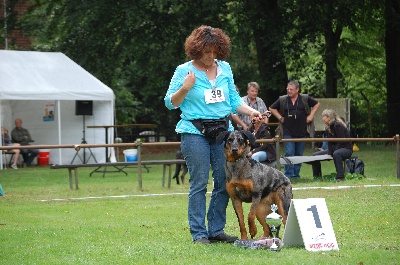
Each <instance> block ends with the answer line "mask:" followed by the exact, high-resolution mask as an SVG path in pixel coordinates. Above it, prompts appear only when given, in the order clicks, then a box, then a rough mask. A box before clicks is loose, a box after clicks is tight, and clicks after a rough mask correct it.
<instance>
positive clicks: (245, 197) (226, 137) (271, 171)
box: [217, 131, 293, 240]
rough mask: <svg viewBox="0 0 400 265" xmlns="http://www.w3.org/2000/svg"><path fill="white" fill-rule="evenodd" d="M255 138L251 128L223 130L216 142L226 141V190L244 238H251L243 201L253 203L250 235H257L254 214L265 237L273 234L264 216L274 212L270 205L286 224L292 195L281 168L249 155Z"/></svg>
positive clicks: (288, 182) (249, 216)
mask: <svg viewBox="0 0 400 265" xmlns="http://www.w3.org/2000/svg"><path fill="white" fill-rule="evenodd" d="M255 140H256V139H255V137H254V135H253V134H252V133H250V132H248V131H233V132H222V133H220V134H219V135H218V137H217V142H219V143H222V142H223V141H225V157H226V162H225V171H226V190H227V191H228V193H229V196H230V198H231V200H232V204H233V207H234V209H235V212H236V215H237V218H238V221H239V227H240V235H241V239H242V240H246V239H248V236H247V231H246V227H245V223H244V215H243V207H242V203H243V202H246V203H251V208H250V213H249V215H248V220H247V221H248V224H249V232H250V236H251V238H254V236H255V235H256V234H257V227H256V224H255V220H254V219H255V217H257V219H258V221H259V222H260V223H261V225H262V227H263V230H264V233H263V237H268V236H272V234H271V231H270V228H269V226H268V225H267V223H266V221H265V218H266V216H267V215H268V214H270V213H271V212H272V211H271V205H272V204H276V205H277V206H278V210H277V212H278V213H279V214H280V215H281V216H282V217H283V224H284V225H286V219H287V215H288V212H289V207H290V202H291V199H292V198H293V195H292V185H291V183H290V180H289V179H288V178H287V177H286V176H285V175H284V174H283V173H282V172H281V171H279V170H277V169H275V168H272V167H269V166H267V165H264V164H261V163H259V162H257V161H255V160H254V159H252V158H248V157H247V154H248V153H249V151H250V145H252V144H254V143H255ZM278 234H279V230H278V231H277V235H278Z"/></svg>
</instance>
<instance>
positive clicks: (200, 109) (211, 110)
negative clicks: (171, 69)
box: [164, 60, 243, 135]
mask: <svg viewBox="0 0 400 265" xmlns="http://www.w3.org/2000/svg"><path fill="white" fill-rule="evenodd" d="M216 62H217V64H218V69H217V78H216V80H215V87H216V88H220V89H222V90H223V93H224V95H225V101H223V102H217V103H210V104H206V102H205V96H204V90H206V89H212V88H213V85H212V84H211V82H210V80H208V77H207V75H206V73H205V72H204V71H200V70H197V69H196V68H195V67H194V66H193V64H192V61H189V62H186V63H184V64H181V65H179V66H178V67H177V68H176V70H175V73H174V75H173V77H172V79H171V82H170V85H169V88H168V91H167V93H166V95H165V97H164V103H165V106H166V107H167V108H168V109H170V110H172V109H177V108H180V109H181V111H182V114H181V120H180V121H179V122H178V124H177V125H176V128H175V131H176V132H177V133H192V134H200V135H202V134H201V133H200V131H199V130H197V129H196V127H194V125H193V124H192V122H190V121H191V120H195V119H219V118H223V117H226V116H228V115H230V113H231V112H232V113H236V109H237V108H238V107H239V106H240V105H242V104H243V100H242V98H241V97H240V95H239V94H238V92H237V91H236V87H235V83H234V80H233V74H232V69H231V67H230V65H229V63H227V62H225V61H218V60H216ZM189 71H192V72H193V73H194V74H195V75H196V83H195V84H194V86H193V87H192V89H190V91H189V92H188V93H187V95H186V97H185V99H184V100H183V102H182V104H181V105H180V106H177V107H174V106H173V105H172V102H171V95H172V94H173V93H175V92H176V91H177V90H179V89H180V88H181V87H182V85H183V80H184V78H185V76H186V75H187V74H188V72H189ZM229 130H230V131H232V130H233V126H232V124H231V123H230V125H229Z"/></svg>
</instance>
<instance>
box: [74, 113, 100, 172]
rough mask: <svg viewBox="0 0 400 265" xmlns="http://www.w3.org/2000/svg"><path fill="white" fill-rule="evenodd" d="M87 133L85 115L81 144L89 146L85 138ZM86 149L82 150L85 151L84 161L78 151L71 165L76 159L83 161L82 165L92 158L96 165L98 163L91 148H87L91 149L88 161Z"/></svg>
mask: <svg viewBox="0 0 400 265" xmlns="http://www.w3.org/2000/svg"><path fill="white" fill-rule="evenodd" d="M85 132H86V131H85V115H83V130H82V133H83V137H82V141H81V144H87V142H86V138H85V137H86V135H85ZM85 149H86V148H82V151H83V159H82V157H81V156H80V155H79V152H80V150H78V151H76V153H75V156H74V158H73V159H72V161H71V164H73V163H74V161H75V158H76V157H78V158H79V160H81V162H82V164H86V163H87V162H88V161H89V159H90V158H91V157H93V159H94V161H95V162H96V163H98V162H97V160H96V157H95V156H94V154H93V152H92V149H90V148H87V149H89V153H90V155H89V157H88V158H87V159H86V151H85Z"/></svg>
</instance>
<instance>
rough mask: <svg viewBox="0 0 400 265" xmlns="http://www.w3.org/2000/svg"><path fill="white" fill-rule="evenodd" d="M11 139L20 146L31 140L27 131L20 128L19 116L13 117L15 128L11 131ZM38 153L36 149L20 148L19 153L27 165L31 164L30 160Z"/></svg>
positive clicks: (27, 143)
mask: <svg viewBox="0 0 400 265" xmlns="http://www.w3.org/2000/svg"><path fill="white" fill-rule="evenodd" d="M11 139H12V141H13V142H14V143H19V144H20V145H21V146H26V145H29V143H30V142H33V140H32V138H31V135H30V134H29V131H28V130H27V129H25V128H22V120H21V119H20V118H17V119H15V128H14V129H13V130H12V131H11ZM38 154H39V150H38V149H21V155H22V156H23V158H24V162H25V164H26V165H27V166H29V165H30V164H32V161H33V160H34V159H35V157H36V156H37V155H38Z"/></svg>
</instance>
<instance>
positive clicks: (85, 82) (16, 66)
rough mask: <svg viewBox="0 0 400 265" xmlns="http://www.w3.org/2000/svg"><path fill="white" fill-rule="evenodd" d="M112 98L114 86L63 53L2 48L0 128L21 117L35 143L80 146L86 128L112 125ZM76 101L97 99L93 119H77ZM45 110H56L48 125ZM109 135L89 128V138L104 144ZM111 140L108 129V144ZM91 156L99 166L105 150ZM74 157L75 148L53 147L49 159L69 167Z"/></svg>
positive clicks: (101, 130)
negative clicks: (103, 81)
mask: <svg viewBox="0 0 400 265" xmlns="http://www.w3.org/2000/svg"><path fill="white" fill-rule="evenodd" d="M114 99H115V96H114V92H113V91H112V89H111V88H109V87H108V86H106V85H105V84H103V83H102V82H101V81H99V80H98V79H96V78H95V77H94V76H92V75H91V74H90V73H89V72H87V71H86V70H85V69H83V68H82V67H81V66H79V65H78V64H77V63H75V62H74V61H72V60H71V59H70V58H68V57H67V56H66V55H64V54H63V53H59V52H34V51H8V50H0V126H5V127H6V128H8V129H9V131H11V129H12V128H13V127H14V120H15V118H22V120H23V127H24V128H27V129H29V131H30V133H31V135H32V138H34V140H35V144H38V145H46V144H49V145H54V144H77V143H80V142H81V141H80V139H81V137H82V134H83V135H85V132H84V131H85V129H86V128H87V127H86V126H89V125H92V126H93V125H96V126H99V125H100V126H101V125H113V124H114ZM76 100H89V101H93V115H89V116H88V117H87V118H86V119H85V116H83V117H82V116H79V115H77V114H76V112H75V111H74V110H75V108H74V107H75V102H76ZM47 106H52V108H53V109H52V111H54V118H53V119H51V120H50V121H49V120H47V119H45V118H44V114H45V113H46V112H45V111H46V110H47ZM85 121H86V123H85ZM105 132H106V131H105V129H89V130H87V132H86V140H87V142H88V143H91V144H103V143H105V142H106V140H105V136H106V134H105ZM113 138H114V137H113V131H112V130H110V131H109V134H108V143H113ZM93 152H94V154H95V156H96V158H97V160H98V161H99V162H105V160H106V157H105V154H104V148H95V149H94V150H93ZM111 153H113V149H111V150H110V152H109V154H111ZM75 154H76V152H75V150H72V149H71V150H70V149H62V150H61V149H58V150H57V149H52V150H51V157H50V161H51V162H52V163H60V164H62V163H69V161H71V159H72V157H74V155H75ZM78 162H79V161H74V163H78ZM71 163H72V162H71ZM0 164H1V162H0ZM1 167H2V164H1V165H0V169H1Z"/></svg>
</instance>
